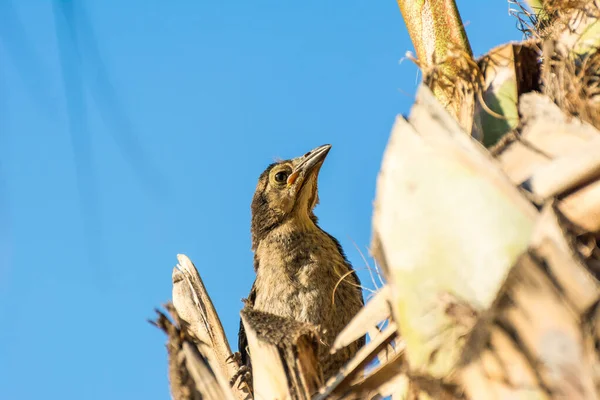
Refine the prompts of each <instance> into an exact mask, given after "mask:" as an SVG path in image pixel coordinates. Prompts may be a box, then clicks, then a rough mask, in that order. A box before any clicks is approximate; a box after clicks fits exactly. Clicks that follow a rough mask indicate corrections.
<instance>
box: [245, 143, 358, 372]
mask: <svg viewBox="0 0 600 400" xmlns="http://www.w3.org/2000/svg"><path fill="white" fill-rule="evenodd" d="M330 149H331V145H329V144H325V145H322V146H319V147H317V148H315V149H313V150H311V151H309V152H308V153H306V154H304V155H303V156H300V157H296V158H292V159H289V160H283V161H279V162H275V163H272V164H270V165H269V166H268V167H267V168H266V169H265V170H264V172H263V173H262V174H261V175H260V177H259V179H258V183H257V185H256V190H255V193H254V196H253V198H252V204H251V213H252V218H251V236H252V250H253V252H254V270H255V273H256V277H255V280H254V283H253V285H252V288H251V290H250V294H249V296H248V298H247V299H244V301H245V303H246V306H247V307H251V308H252V309H253V310H257V311H262V312H267V313H271V314H275V315H278V316H280V317H285V318H291V319H294V320H296V321H300V322H305V323H310V324H313V325H315V326H317V327H319V328H320V343H319V348H318V359H319V362H320V365H321V367H322V371H323V377H324V378H325V380H327V379H328V378H329V377H331V376H333V375H334V374H335V373H336V371H338V370H339V368H340V367H341V366H343V365H344V364H345V363H346V362H347V361H348V360H349V359H351V358H352V357H353V356H354V355H355V354H356V352H357V351H358V349H359V348H360V347H362V346H363V345H364V343H365V338H364V336H363V337H362V338H360V339H358V340H356V341H355V342H354V343H352V344H350V345H349V346H347V347H346V348H344V349H341V350H339V351H337V352H336V353H334V354H330V348H331V345H332V344H333V341H334V339H335V338H336V336H337V335H338V334H339V333H340V332H341V331H342V329H343V328H344V327H345V326H346V325H347V324H348V323H349V322H350V320H351V319H352V318H353V317H354V316H355V315H356V313H358V311H359V310H360V309H361V308H362V307H363V306H364V300H363V296H362V289H361V283H360V280H359V278H358V276H357V274H356V271H355V270H354V269H353V268H352V265H351V264H350V262H349V261H348V259H347V257H346V255H345V253H344V250H343V249H342V246H341V245H340V243H339V241H338V240H337V239H336V238H334V237H333V236H332V235H330V234H329V233H327V232H326V231H324V230H323V229H322V228H321V227H320V226H319V224H318V220H317V217H316V216H315V214H314V209H315V206H316V205H317V204H318V203H319V194H318V188H317V180H318V176H319V172H320V170H321V166H322V165H323V162H324V160H325V158H326V157H327V155H328V153H329V151H330ZM238 349H239V352H240V353H241V354H240V356H241V362H242V365H243V366H246V367H247V369H248V370H249V371H251V360H250V355H249V354H248V349H247V338H246V335H245V331H244V327H243V324H242V322H241V321H240V328H239V333H238Z"/></svg>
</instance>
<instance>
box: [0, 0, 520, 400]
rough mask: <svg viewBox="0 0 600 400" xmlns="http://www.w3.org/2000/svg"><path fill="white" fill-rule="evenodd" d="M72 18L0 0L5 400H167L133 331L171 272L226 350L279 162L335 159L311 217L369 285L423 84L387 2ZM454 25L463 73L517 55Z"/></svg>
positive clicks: (145, 1)
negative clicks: (393, 156)
mask: <svg viewBox="0 0 600 400" xmlns="http://www.w3.org/2000/svg"><path fill="white" fill-rule="evenodd" d="M66 3H67V2H65V4H66ZM70 3H77V5H75V6H72V7H69V6H65V5H61V4H62V3H60V2H54V3H53V2H46V1H33V0H0V318H1V321H2V324H1V328H0V398H2V399H7V400H9V399H10V400H13V399H15V400H27V399H40V398H42V399H113V400H118V399H167V398H169V395H168V383H167V375H166V372H167V365H166V352H165V348H164V342H165V337H164V336H163V334H162V333H161V332H160V331H159V330H157V329H155V328H154V327H152V326H150V325H149V324H148V323H147V322H146V319H147V318H149V317H153V308H154V307H156V306H159V305H161V304H162V303H164V302H165V301H167V300H169V299H170V295H171V292H170V290H171V269H172V267H173V266H174V265H175V264H176V258H175V256H176V254H177V253H185V254H187V255H188V256H189V257H190V258H191V259H192V260H193V261H194V262H195V263H196V266H197V267H198V269H199V270H200V273H201V275H202V277H203V279H204V281H205V284H206V285H207V287H208V289H209V291H210V293H211V295H212V298H213V300H214V302H215V305H216V307H217V309H218V311H219V313H220V315H221V317H222V320H223V323H224V326H225V329H226V331H227V334H228V336H229V338H230V340H232V341H233V343H232V347H234V348H235V347H236V346H237V345H236V343H237V342H236V341H235V337H236V335H237V324H238V311H239V309H240V307H241V305H242V303H241V302H240V299H241V298H242V297H245V296H246V295H247V293H248V290H249V289H250V286H251V284H252V281H253V277H254V271H253V268H252V253H251V251H250V234H249V222H250V200H251V197H252V194H253V191H254V188H255V185H256V179H257V177H258V175H259V174H260V172H261V171H262V170H263V169H264V168H265V167H266V166H267V164H269V163H270V162H271V161H272V160H273V159H274V157H282V158H288V157H293V156H297V155H300V154H303V153H304V152H306V151H307V150H309V149H311V148H313V147H315V146H317V145H321V144H323V143H331V144H333V149H332V151H331V153H330V155H329V157H328V159H327V161H326V163H325V165H324V167H323V169H322V173H321V177H320V197H321V205H320V206H319V207H318V208H317V210H316V213H317V215H318V216H319V217H320V221H321V225H322V227H323V228H324V229H325V230H327V231H328V232H330V233H331V234H333V235H334V236H336V237H337V238H338V239H340V241H341V243H342V245H343V246H344V248H345V249H346V252H347V253H348V256H349V258H350V260H351V261H352V262H353V264H354V265H355V267H356V268H358V269H359V275H360V277H361V278H362V280H363V282H364V283H365V284H366V285H367V286H372V284H370V280H369V278H368V273H367V272H366V270H365V269H364V263H363V262H362V261H361V258H360V255H359V253H358V251H357V250H356V248H355V247H354V245H353V242H355V243H356V244H357V245H358V247H359V248H360V249H361V250H362V251H366V247H367V246H368V245H369V241H370V234H371V226H370V219H371V205H372V201H373V198H374V189H375V178H376V174H377V171H378V168H379V163H380V159H381V155H382V152H383V150H384V147H385V144H386V141H387V138H388V134H389V131H390V128H391V126H392V122H393V120H394V117H395V115H396V114H398V113H407V112H408V110H409V107H410V105H411V103H412V101H413V97H412V96H413V93H414V91H415V88H416V84H417V82H418V76H417V73H416V68H415V67H414V66H413V65H412V64H411V63H410V62H409V61H405V62H403V63H401V64H400V63H399V60H400V59H401V58H402V57H403V55H404V53H405V51H407V50H411V49H412V45H411V43H410V40H409V38H408V35H407V33H406V30H405V27H404V24H403V21H402V18H401V15H400V12H399V10H398V7H397V5H396V2H395V1H394V0H386V1H373V0H360V1H343V2H340V1H335V2H334V1H324V0H308V1H304V2H298V1H294V2H292V1H282V0H271V1H252V2H249V1H239V0H232V1H201V0H195V1H178V2H165V1H161V2H159V1H153V0H128V1H114V0H103V1H77V2H70ZM484 4H485V5H484ZM459 7H460V9H461V13H462V16H463V20H464V21H465V23H466V25H467V31H468V33H469V35H470V39H471V44H472V47H473V50H474V52H475V53H476V54H477V55H480V54H482V53H484V52H485V51H486V50H487V49H489V48H491V47H493V46H495V45H497V44H500V43H502V42H504V41H507V40H512V39H519V38H520V36H521V34H520V33H519V32H518V31H517V30H516V28H515V25H516V21H515V19H514V18H513V17H510V16H509V15H508V4H507V3H506V1H502V0H497V1H486V2H481V1H459Z"/></svg>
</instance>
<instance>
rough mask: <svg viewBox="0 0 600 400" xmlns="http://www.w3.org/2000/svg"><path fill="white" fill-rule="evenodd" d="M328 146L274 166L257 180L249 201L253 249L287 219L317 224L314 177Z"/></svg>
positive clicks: (329, 147)
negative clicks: (250, 204)
mask: <svg viewBox="0 0 600 400" xmlns="http://www.w3.org/2000/svg"><path fill="white" fill-rule="evenodd" d="M329 149H331V145H329V144H325V145H323V146H319V147H317V148H316V149H313V150H311V151H309V152H308V153H306V154H304V155H303V156H301V157H297V158H293V159H291V160H284V161H280V162H276V163H273V164H271V165H269V166H268V167H267V169H266V170H265V171H264V172H263V173H262V174H261V175H260V177H259V178H258V184H257V185H256V192H255V193H254V198H253V199H252V248H253V249H256V247H257V246H258V242H260V240H261V239H262V238H263V237H265V236H266V235H267V234H268V233H269V232H270V231H271V230H272V229H274V228H275V227H277V226H278V225H280V224H281V223H283V222H284V221H286V220H288V219H292V220H294V222H297V223H299V224H312V223H314V222H315V221H316V219H315V216H314V214H313V209H314V208H315V206H316V205H317V204H318V202H319V195H318V192H317V178H318V176H319V170H320V169H321V165H323V161H324V160H325V157H327V153H329Z"/></svg>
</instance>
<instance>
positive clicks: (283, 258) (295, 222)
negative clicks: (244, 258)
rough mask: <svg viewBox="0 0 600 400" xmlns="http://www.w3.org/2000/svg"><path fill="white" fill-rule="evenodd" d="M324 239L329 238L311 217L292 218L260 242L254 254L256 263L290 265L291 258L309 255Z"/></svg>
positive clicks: (297, 258) (295, 258)
mask: <svg viewBox="0 0 600 400" xmlns="http://www.w3.org/2000/svg"><path fill="white" fill-rule="evenodd" d="M324 240H327V237H326V234H325V233H324V232H323V231H322V230H321V229H320V228H319V227H318V226H317V225H316V223H315V221H313V220H312V219H311V218H308V217H307V218H305V219H296V218H294V219H290V220H287V221H284V222H282V223H281V224H280V225H278V226H277V227H275V228H274V229H273V230H271V231H270V232H269V233H268V234H267V235H266V236H265V237H264V238H263V239H262V240H261V241H260V242H259V244H258V247H257V248H256V251H255V254H254V258H255V263H257V264H259V265H260V264H263V263H268V264H275V265H277V264H285V265H290V261H291V260H296V261H297V260H299V259H300V258H303V257H307V256H308V255H309V250H310V249H311V248H313V247H314V246H317V245H320V244H321V243H322V242H323V241H324ZM292 264H295V262H292ZM257 266H258V265H257Z"/></svg>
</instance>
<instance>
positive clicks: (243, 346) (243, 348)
mask: <svg viewBox="0 0 600 400" xmlns="http://www.w3.org/2000/svg"><path fill="white" fill-rule="evenodd" d="M255 285H256V280H255V281H254V283H253V284H252V289H250V294H249V295H248V298H247V299H244V303H245V307H247V306H250V307H254V302H255V301H256V286H255ZM247 347H248V338H247V337H246V331H245V330H244V324H243V323H242V319H241V318H240V329H239V331H238V351H239V352H240V355H241V357H242V365H246V366H248V367H250V356H249V354H248V349H247Z"/></svg>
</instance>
